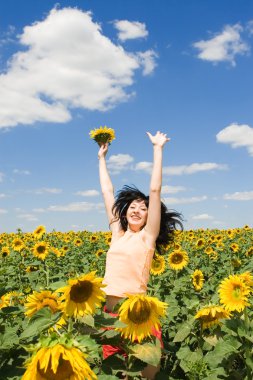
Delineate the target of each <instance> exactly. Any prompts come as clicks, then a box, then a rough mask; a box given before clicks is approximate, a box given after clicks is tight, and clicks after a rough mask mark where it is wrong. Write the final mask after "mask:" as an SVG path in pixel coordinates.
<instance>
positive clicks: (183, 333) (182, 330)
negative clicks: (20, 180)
mask: <svg viewBox="0 0 253 380" xmlns="http://www.w3.org/2000/svg"><path fill="white" fill-rule="evenodd" d="M181 326H182V325H181ZM181 326H179V330H178V332H177V333H176V336H175V337H174V339H173V342H175V343H176V342H183V341H184V340H185V338H187V337H188V335H189V334H190V332H191V329H192V326H190V325H188V324H183V326H182V327H181Z"/></svg>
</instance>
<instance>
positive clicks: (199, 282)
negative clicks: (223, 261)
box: [191, 269, 204, 291]
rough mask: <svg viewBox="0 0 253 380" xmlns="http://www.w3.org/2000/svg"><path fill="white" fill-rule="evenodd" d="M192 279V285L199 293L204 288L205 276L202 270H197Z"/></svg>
mask: <svg viewBox="0 0 253 380" xmlns="http://www.w3.org/2000/svg"><path fill="white" fill-rule="evenodd" d="M191 277H192V283H193V286H194V288H195V290H197V291H199V290H201V289H202V288H203V284H204V275H203V273H202V272H201V270H199V269H196V270H195V271H194V272H193V274H192V275H191Z"/></svg>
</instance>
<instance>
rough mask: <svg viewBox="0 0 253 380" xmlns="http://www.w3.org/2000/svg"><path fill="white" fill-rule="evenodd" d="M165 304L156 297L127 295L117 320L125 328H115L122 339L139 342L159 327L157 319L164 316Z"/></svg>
mask: <svg viewBox="0 0 253 380" xmlns="http://www.w3.org/2000/svg"><path fill="white" fill-rule="evenodd" d="M166 307H167V304H166V303H165V302H161V301H159V300H158V299H157V298H156V297H149V296H146V295H144V294H133V295H128V298H127V299H126V300H125V301H124V302H123V303H122V305H121V306H120V308H119V320H120V321H121V322H123V323H124V324H125V325H126V327H120V328H117V329H116V330H117V331H120V333H121V335H122V336H123V337H124V338H129V339H130V340H131V341H132V342H134V341H135V340H137V341H138V342H141V341H142V340H143V339H144V338H146V337H149V336H150V335H151V332H152V329H153V328H155V329H158V328H159V326H160V322H159V318H160V317H163V316H164V315H165V310H166Z"/></svg>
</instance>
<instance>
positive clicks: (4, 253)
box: [1, 246, 10, 257]
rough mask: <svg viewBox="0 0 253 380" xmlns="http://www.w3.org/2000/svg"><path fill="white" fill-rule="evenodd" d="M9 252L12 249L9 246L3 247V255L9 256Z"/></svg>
mask: <svg viewBox="0 0 253 380" xmlns="http://www.w3.org/2000/svg"><path fill="white" fill-rule="evenodd" d="M9 254H10V249H9V248H8V247H6V246H5V247H2V249H1V256H2V257H7V256H9Z"/></svg>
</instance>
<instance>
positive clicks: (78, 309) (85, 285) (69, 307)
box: [57, 271, 105, 317]
mask: <svg viewBox="0 0 253 380" xmlns="http://www.w3.org/2000/svg"><path fill="white" fill-rule="evenodd" d="M95 273H96V272H95V271H94V272H90V273H88V274H84V275H82V276H80V277H78V278H76V279H70V280H68V285H67V286H64V287H62V288H60V289H58V290H57V292H58V293H63V295H62V296H61V297H60V300H61V301H62V302H63V305H62V310H63V312H64V314H66V315H67V316H74V317H77V316H83V315H84V314H93V313H94V312H95V309H96V307H101V303H102V302H103V301H104V300H105V293H104V291H103V290H102V288H103V287H104V286H105V285H104V284H102V280H103V278H100V277H95Z"/></svg>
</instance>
